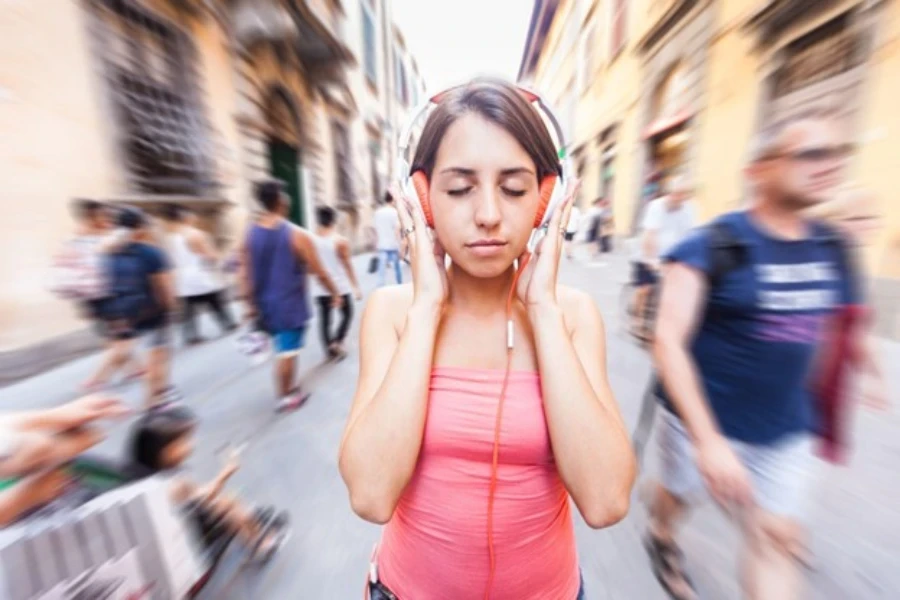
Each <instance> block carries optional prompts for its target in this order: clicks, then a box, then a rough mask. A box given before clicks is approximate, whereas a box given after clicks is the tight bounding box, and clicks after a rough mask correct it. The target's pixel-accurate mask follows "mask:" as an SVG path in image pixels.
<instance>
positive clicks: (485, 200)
mask: <svg viewBox="0 0 900 600" xmlns="http://www.w3.org/2000/svg"><path fill="white" fill-rule="evenodd" d="M475 203H476V204H475V223H476V225H478V227H480V228H482V229H488V230H490V229H494V228H495V227H497V226H498V225H500V219H501V214H500V194H499V193H498V191H497V190H496V189H494V188H493V187H487V188H486V189H484V191H483V192H482V193H481V194H479V197H478V199H476V201H475Z"/></svg>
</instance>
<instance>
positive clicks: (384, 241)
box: [373, 204, 400, 250]
mask: <svg viewBox="0 0 900 600" xmlns="http://www.w3.org/2000/svg"><path fill="white" fill-rule="evenodd" d="M373 220H374V223H375V235H376V236H377V239H378V241H377V242H376V243H375V247H376V248H377V249H378V250H398V249H399V248H400V242H399V240H397V229H399V228H400V215H398V214H397V209H396V208H394V206H393V205H392V204H386V205H384V206H382V207H381V208H379V209H377V210H376V211H375V215H374V217H373Z"/></svg>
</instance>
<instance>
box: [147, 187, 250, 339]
mask: <svg viewBox="0 0 900 600" xmlns="http://www.w3.org/2000/svg"><path fill="white" fill-rule="evenodd" d="M163 220H164V221H165V229H166V246H167V248H168V250H169V253H170V257H171V259H172V262H173V264H174V267H175V281H176V289H177V292H178V298H179V300H180V306H181V313H182V314H181V317H182V321H183V323H184V337H185V342H186V343H187V344H199V343H200V342H202V341H203V338H202V337H201V336H200V335H199V334H198V333H197V324H196V322H195V312H196V310H197V308H199V307H201V306H208V307H209V308H210V310H211V311H212V313H213V315H214V316H215V317H216V320H218V322H219V325H220V326H221V328H222V330H223V331H224V332H226V333H227V332H230V331H233V330H234V329H236V328H237V324H236V323H235V322H234V319H233V318H232V316H231V312H230V311H229V310H228V306H227V298H226V295H225V281H224V279H223V276H222V272H221V268H220V261H221V256H220V255H219V252H218V251H217V250H216V248H215V245H214V244H213V240H212V237H211V236H210V235H209V234H208V233H207V232H205V231H203V230H202V229H200V228H198V227H196V215H194V213H193V212H191V211H190V210H189V209H187V208H185V207H182V206H179V205H177V204H169V205H167V206H166V207H165V208H164V211H163Z"/></svg>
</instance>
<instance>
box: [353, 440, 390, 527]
mask: <svg viewBox="0 0 900 600" xmlns="http://www.w3.org/2000/svg"><path fill="white" fill-rule="evenodd" d="M345 458H346V457H345V456H343V455H342V456H341V458H340V459H339V470H340V472H341V477H342V478H343V479H344V483H345V485H346V486H347V491H348V492H349V495H350V508H351V509H352V510H353V512H354V513H356V515H357V516H358V517H359V518H360V519H362V520H364V521H368V522H369V523H375V524H376V525H384V524H386V523H387V522H388V521H390V520H391V517H393V516H394V509H395V508H396V506H397V499H396V498H394V497H393V496H392V495H391V494H390V493H389V491H388V490H385V489H381V488H380V486H377V485H372V482H371V481H361V480H359V479H358V478H357V477H354V476H352V475H351V473H350V469H349V467H348V465H347V464H346V463H345Z"/></svg>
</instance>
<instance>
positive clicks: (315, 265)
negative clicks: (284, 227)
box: [291, 227, 341, 296]
mask: <svg viewBox="0 0 900 600" xmlns="http://www.w3.org/2000/svg"><path fill="white" fill-rule="evenodd" d="M292 233H293V236H292V238H291V241H292V242H293V245H294V252H296V253H297V256H299V257H300V259H301V260H302V261H304V262H305V263H306V264H307V266H308V267H309V272H310V273H312V274H313V275H315V276H316V277H317V278H318V279H319V281H320V282H321V283H322V287H324V288H325V289H327V290H328V291H329V292H331V295H332V296H340V295H341V294H340V292H339V291H338V289H337V286H336V285H334V282H333V281H332V280H331V277H330V276H329V275H328V272H327V271H326V270H325V268H324V267H323V266H322V263H321V262H319V253H318V252H316V247H315V246H314V245H313V241H312V238H311V237H309V234H307V233H306V232H305V231H303V230H302V229H300V228H299V227H295V228H294V229H293V232H292Z"/></svg>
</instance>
